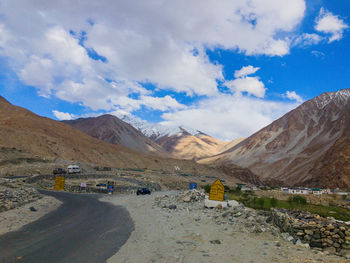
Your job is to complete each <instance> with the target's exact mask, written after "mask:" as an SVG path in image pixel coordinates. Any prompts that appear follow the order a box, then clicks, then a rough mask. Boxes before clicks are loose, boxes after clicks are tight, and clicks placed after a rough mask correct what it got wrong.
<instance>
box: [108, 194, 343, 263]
mask: <svg viewBox="0 0 350 263" xmlns="http://www.w3.org/2000/svg"><path fill="white" fill-rule="evenodd" d="M203 199H204V194H202V193H198V192H158V193H155V194H152V195H151V196H136V195H115V196H106V197H105V198H104V199H103V200H105V201H108V202H111V203H113V204H115V205H122V206H125V207H126V208H127V209H128V211H129V213H130V214H131V216H132V218H133V220H134V221H135V230H134V232H133V233H132V235H131V237H130V238H129V240H128V242H127V243H126V244H125V245H124V246H123V247H122V248H121V250H120V251H119V252H118V253H117V254H116V255H114V256H113V257H111V258H110V259H109V260H108V262H110V263H114V262H347V261H345V259H344V258H341V257H338V256H335V255H328V254H327V253H324V252H322V251H319V250H314V249H310V248H309V247H308V246H307V245H305V244H298V245H294V244H293V243H292V242H290V241H287V240H286V235H285V234H283V233H280V231H279V229H278V228H276V227H274V226H272V225H271V224H269V223H266V220H267V218H268V215H267V214H265V213H263V212H257V211H256V210H253V209H249V208H246V207H244V206H243V205H239V204H235V203H233V206H232V207H229V208H228V209H207V208H204V200H203Z"/></svg>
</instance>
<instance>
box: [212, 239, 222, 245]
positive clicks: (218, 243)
mask: <svg viewBox="0 0 350 263" xmlns="http://www.w3.org/2000/svg"><path fill="white" fill-rule="evenodd" d="M209 242H210V243H211V244H215V245H220V244H221V241H220V240H218V239H215V240H210V241H209Z"/></svg>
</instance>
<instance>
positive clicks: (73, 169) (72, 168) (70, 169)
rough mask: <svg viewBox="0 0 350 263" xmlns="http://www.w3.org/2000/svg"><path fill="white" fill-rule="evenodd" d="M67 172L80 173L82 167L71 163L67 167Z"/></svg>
mask: <svg viewBox="0 0 350 263" xmlns="http://www.w3.org/2000/svg"><path fill="white" fill-rule="evenodd" d="M67 172H68V173H69V174H78V173H80V167H79V166H78V165H69V166H68V167H67Z"/></svg>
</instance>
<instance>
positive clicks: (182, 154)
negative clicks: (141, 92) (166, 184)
mask: <svg viewBox="0 0 350 263" xmlns="http://www.w3.org/2000/svg"><path fill="white" fill-rule="evenodd" d="M119 118H120V119H122V120H123V121H125V122H127V123H129V124H131V125H132V126H134V127H135V128H136V129H138V130H139V131H141V132H142V133H143V134H144V135H146V136H147V137H149V138H150V139H152V140H153V141H154V142H156V143H157V144H159V145H160V146H161V147H163V148H164V149H165V150H166V151H167V152H168V153H169V154H171V155H172V156H173V157H174V158H178V159H195V160H196V159H200V158H204V157H208V156H212V155H216V154H219V153H221V152H222V151H224V150H226V149H227V146H228V145H230V146H231V147H232V146H233V145H235V144H236V143H238V142H240V141H241V140H242V139H238V140H235V141H232V142H226V141H221V140H218V139H215V138H213V137H211V136H209V135H207V134H205V133H203V132H201V131H198V130H195V129H191V128H187V127H167V126H164V125H161V124H155V123H148V122H146V121H143V120H141V119H138V118H135V117H132V116H128V115H124V116H120V117H119Z"/></svg>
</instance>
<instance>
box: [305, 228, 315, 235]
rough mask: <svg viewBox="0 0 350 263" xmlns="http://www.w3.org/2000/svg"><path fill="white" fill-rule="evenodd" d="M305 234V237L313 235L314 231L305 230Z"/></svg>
mask: <svg viewBox="0 0 350 263" xmlns="http://www.w3.org/2000/svg"><path fill="white" fill-rule="evenodd" d="M304 232H305V234H307V235H313V233H314V231H312V230H309V229H305V231H304Z"/></svg>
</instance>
